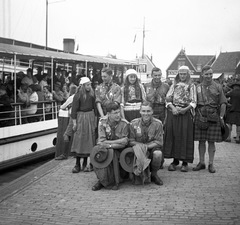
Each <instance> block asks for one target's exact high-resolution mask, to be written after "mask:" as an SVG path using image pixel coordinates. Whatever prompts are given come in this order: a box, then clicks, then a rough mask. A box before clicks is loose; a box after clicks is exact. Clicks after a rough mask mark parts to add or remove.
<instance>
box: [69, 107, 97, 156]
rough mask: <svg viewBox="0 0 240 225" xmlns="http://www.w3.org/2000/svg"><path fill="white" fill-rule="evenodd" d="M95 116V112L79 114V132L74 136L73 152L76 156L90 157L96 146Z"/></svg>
mask: <svg viewBox="0 0 240 225" xmlns="http://www.w3.org/2000/svg"><path fill="white" fill-rule="evenodd" d="M95 124H96V123H95V115H94V112H93V111H90V112H78V114H77V130H76V132H75V133H74V135H73V142H72V148H71V152H73V153H75V154H76V156H79V157H86V156H89V155H90V153H91V151H92V148H93V146H94V145H95V142H96V139H95Z"/></svg>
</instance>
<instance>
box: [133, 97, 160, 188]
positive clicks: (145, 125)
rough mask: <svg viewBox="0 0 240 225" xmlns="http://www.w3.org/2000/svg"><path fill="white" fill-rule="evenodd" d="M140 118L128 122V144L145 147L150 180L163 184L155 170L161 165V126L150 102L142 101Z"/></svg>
mask: <svg viewBox="0 0 240 225" xmlns="http://www.w3.org/2000/svg"><path fill="white" fill-rule="evenodd" d="M140 114H141V118H137V119H134V120H132V121H131V123H130V137H129V145H130V146H142V144H144V146H145V147H146V149H147V151H148V153H147V154H146V155H149V157H148V158H150V159H151V162H150V171H151V181H153V182H154V183H155V184H157V185H163V182H162V180H161V179H160V178H159V176H158V174H157V172H158V170H159V169H160V167H161V164H162V160H163V156H162V150H161V149H162V146H163V126H162V123H161V121H160V120H158V119H156V118H154V117H153V108H152V105H151V103H150V102H143V103H142V105H141V109H140Z"/></svg>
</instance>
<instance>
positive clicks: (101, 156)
mask: <svg viewBox="0 0 240 225" xmlns="http://www.w3.org/2000/svg"><path fill="white" fill-rule="evenodd" d="M112 160H113V149H111V148H110V149H106V148H102V147H100V146H99V145H97V146H95V147H94V148H93V150H92V152H91V154H90V162H91V163H92V165H93V166H94V167H96V168H99V169H101V168H105V167H107V166H108V165H109V164H110V163H111V162H112Z"/></svg>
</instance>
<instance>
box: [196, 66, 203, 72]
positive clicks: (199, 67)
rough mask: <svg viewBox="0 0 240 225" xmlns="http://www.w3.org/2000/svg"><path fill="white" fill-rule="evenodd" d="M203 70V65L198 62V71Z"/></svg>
mask: <svg viewBox="0 0 240 225" xmlns="http://www.w3.org/2000/svg"><path fill="white" fill-rule="evenodd" d="M201 70H202V65H201V64H197V71H198V72H200V71H201Z"/></svg>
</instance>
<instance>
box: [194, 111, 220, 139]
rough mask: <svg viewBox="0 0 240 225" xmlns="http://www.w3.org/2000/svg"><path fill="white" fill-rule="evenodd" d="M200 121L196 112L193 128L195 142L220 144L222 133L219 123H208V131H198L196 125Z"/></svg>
mask: <svg viewBox="0 0 240 225" xmlns="http://www.w3.org/2000/svg"><path fill="white" fill-rule="evenodd" d="M199 119H200V114H199V112H198V111H197V113H196V116H195V126H194V140H195V141H209V142H222V132H221V124H220V121H218V122H216V123H211V122H208V125H209V127H208V129H206V130H202V129H199V127H198V123H199Z"/></svg>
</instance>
